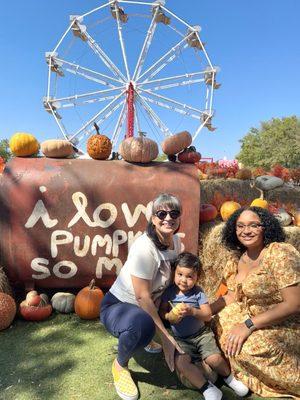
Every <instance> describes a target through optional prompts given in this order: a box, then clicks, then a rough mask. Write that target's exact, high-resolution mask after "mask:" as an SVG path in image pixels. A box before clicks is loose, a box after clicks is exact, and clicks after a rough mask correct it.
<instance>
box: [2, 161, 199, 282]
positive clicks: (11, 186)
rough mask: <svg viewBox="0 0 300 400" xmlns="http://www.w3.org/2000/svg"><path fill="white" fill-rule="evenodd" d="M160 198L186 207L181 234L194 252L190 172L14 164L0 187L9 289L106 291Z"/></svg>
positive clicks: (122, 165) (195, 197) (160, 166)
mask: <svg viewBox="0 0 300 400" xmlns="http://www.w3.org/2000/svg"><path fill="white" fill-rule="evenodd" d="M161 192H167V193H173V194H175V195H176V196H178V197H179V198H180V199H181V201H182V203H183V215H182V218H181V226H180V229H179V234H180V235H181V237H182V241H183V244H184V246H185V248H186V249H187V250H189V251H192V252H194V253H197V251H198V228H199V226H198V221H199V205H200V191H199V181H198V177H197V171H196V168H195V167H194V165H188V164H177V163H171V162H164V163H151V164H147V165H134V164H129V163H126V162H123V161H94V160H78V159H77V160H68V159H64V160H59V159H47V158H29V159H22V158H15V159H13V160H12V161H11V162H10V163H9V164H8V165H7V166H6V169H5V171H4V174H3V177H2V179H1V186H0V202H1V205H0V206H1V217H0V236H1V240H0V243H1V264H2V265H3V266H4V267H5V270H6V272H7V275H8V276H9V278H10V280H11V281H12V283H13V284H15V285H18V284H21V285H25V286H26V287H27V288H30V287H33V286H36V287H48V288H68V287H69V288H70V287H81V286H83V285H85V284H87V283H88V282H89V280H90V279H92V278H96V281H97V284H98V285H100V286H101V287H104V288H105V287H109V286H110V285H111V284H112V282H113V280H114V279H115V276H116V273H118V271H119V270H120V268H121V267H122V265H123V263H124V262H125V260H126V257H127V254H128V249H129V247H130V245H131V244H132V242H133V240H134V239H135V238H136V237H137V236H139V235H140V234H141V233H142V232H143V231H144V230H145V227H146V225H147V218H149V215H150V209H151V204H152V203H151V201H152V200H153V199H154V198H155V197H156V196H157V195H158V194H159V193H161Z"/></svg>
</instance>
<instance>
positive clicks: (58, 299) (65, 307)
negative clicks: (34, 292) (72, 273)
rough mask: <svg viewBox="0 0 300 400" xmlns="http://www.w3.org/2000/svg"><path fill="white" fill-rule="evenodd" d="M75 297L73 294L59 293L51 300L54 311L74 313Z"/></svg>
mask: <svg viewBox="0 0 300 400" xmlns="http://www.w3.org/2000/svg"><path fill="white" fill-rule="evenodd" d="M74 302H75V295H74V294H72V293H65V292H58V293H55V295H54V296H53V297H52V299H51V304H52V307H53V308H54V310H56V311H58V312H60V313H64V314H69V313H72V312H74Z"/></svg>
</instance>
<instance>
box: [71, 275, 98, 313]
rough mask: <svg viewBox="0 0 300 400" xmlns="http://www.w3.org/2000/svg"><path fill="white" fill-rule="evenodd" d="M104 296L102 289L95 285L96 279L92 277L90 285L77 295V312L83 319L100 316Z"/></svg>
mask: <svg viewBox="0 0 300 400" xmlns="http://www.w3.org/2000/svg"><path fill="white" fill-rule="evenodd" d="M103 297H104V294H103V292H102V290H101V289H99V288H98V287H97V286H95V279H92V281H91V283H90V284H89V286H86V287H84V288H83V289H81V290H80V291H79V292H78V294H77V296H76V297H75V304H74V306H75V313H76V314H77V315H78V316H79V317H80V318H82V319H95V318H98V317H99V315H100V306H101V302H102V299H103Z"/></svg>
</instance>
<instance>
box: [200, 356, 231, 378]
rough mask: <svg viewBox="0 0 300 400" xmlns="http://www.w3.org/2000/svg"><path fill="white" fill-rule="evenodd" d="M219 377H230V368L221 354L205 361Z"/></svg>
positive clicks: (209, 357)
mask: <svg viewBox="0 0 300 400" xmlns="http://www.w3.org/2000/svg"><path fill="white" fill-rule="evenodd" d="M204 361H205V362H206V364H208V365H209V366H210V367H211V368H212V369H213V370H214V371H216V372H217V373H218V374H219V375H221V376H223V377H226V376H228V375H230V372H231V371H230V367H229V365H228V363H227V361H226V360H225V358H224V357H223V356H222V355H221V354H218V353H216V354H212V355H210V356H208V357H206V359H205V360H204Z"/></svg>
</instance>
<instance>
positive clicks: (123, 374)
mask: <svg viewBox="0 0 300 400" xmlns="http://www.w3.org/2000/svg"><path fill="white" fill-rule="evenodd" d="M111 371H112V374H113V379H114V385H115V388H116V392H117V393H118V395H119V397H121V399H123V400H137V398H138V390H137V387H136V385H135V383H134V382H133V380H132V378H131V375H130V372H129V371H128V369H127V368H122V369H121V370H120V371H119V370H118V369H117V368H116V360H114V362H113V364H112V368H111Z"/></svg>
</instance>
